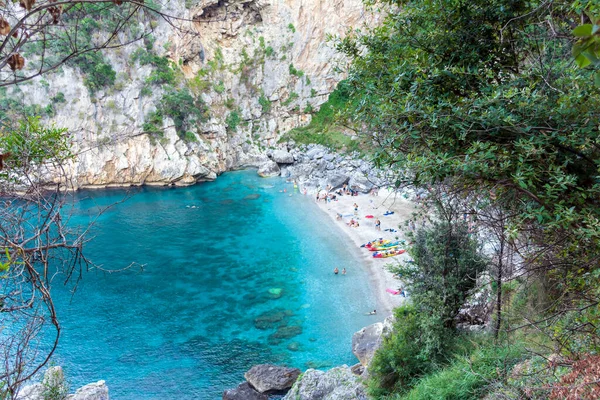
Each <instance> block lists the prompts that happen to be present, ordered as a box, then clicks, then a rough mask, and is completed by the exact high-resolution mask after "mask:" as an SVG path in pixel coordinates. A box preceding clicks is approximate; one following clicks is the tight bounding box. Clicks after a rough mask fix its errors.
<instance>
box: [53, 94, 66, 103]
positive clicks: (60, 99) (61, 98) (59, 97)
mask: <svg viewBox="0 0 600 400" xmlns="http://www.w3.org/2000/svg"><path fill="white" fill-rule="evenodd" d="M51 101H52V102H53V103H55V104H56V103H66V102H67V100H66V99H65V94H64V93H63V92H58V93H56V96H54V97H52V99H51Z"/></svg>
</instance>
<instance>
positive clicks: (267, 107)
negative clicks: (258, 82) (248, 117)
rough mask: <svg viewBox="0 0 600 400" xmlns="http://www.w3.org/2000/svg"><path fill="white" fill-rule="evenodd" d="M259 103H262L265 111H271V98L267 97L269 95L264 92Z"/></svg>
mask: <svg viewBox="0 0 600 400" xmlns="http://www.w3.org/2000/svg"><path fill="white" fill-rule="evenodd" d="M258 104H260V106H261V107H262V111H263V113H268V112H269V111H271V101H269V99H268V98H267V96H265V95H264V93H263V94H261V95H260V97H259V98H258Z"/></svg>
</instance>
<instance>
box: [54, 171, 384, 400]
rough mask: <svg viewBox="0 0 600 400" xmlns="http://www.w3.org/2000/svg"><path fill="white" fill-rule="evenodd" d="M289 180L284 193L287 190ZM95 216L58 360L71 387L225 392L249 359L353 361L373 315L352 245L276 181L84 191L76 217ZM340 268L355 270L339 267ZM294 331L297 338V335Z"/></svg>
mask: <svg viewBox="0 0 600 400" xmlns="http://www.w3.org/2000/svg"><path fill="white" fill-rule="evenodd" d="M283 189H286V191H287V192H286V193H283V192H282V190H283ZM127 195H132V196H131V197H130V198H128V199H127V200H126V201H124V202H122V203H119V204H116V205H115V206H113V207H111V208H110V209H109V210H108V211H106V212H104V213H103V214H102V215H101V216H100V217H99V218H98V219H97V221H96V222H95V226H94V228H93V230H92V236H93V240H91V241H90V243H89V244H88V245H87V248H86V255H87V257H88V258H90V259H91V260H92V261H93V262H94V263H95V264H96V265H98V266H99V267H101V268H102V269H106V270H117V269H121V268H123V267H126V266H127V265H129V264H130V263H132V262H135V263H136V266H134V267H132V268H130V269H129V270H126V271H124V272H115V273H107V272H103V271H101V270H100V269H92V270H91V271H89V272H87V273H85V274H84V276H83V279H82V281H81V282H80V283H79V285H78V287H77V291H76V293H75V295H74V296H73V298H72V301H71V293H70V292H69V290H68V288H65V287H61V286H55V288H54V291H55V293H54V295H55V298H56V301H57V309H58V316H59V318H60V319H61V321H62V325H63V335H62V337H61V342H60V345H59V348H58V350H57V352H56V354H55V356H54V359H53V362H54V363H55V364H58V365H62V366H63V367H64V369H65V373H66V375H67V379H68V380H69V382H70V386H71V388H72V389H75V388H76V387H79V386H81V385H83V384H86V383H89V382H93V381H97V380H99V379H104V380H106V381H107V384H108V385H109V390H110V395H111V398H112V399H116V400H121V399H174V398H177V399H219V398H221V395H222V392H223V390H224V389H226V388H229V387H234V386H236V385H237V383H239V382H241V381H243V374H244V372H245V371H247V370H248V369H249V368H250V367H251V366H252V365H254V364H258V363H263V362H271V363H278V364H285V365H289V366H294V367H298V368H301V369H305V368H307V367H317V368H327V367H329V366H334V365H339V364H343V363H346V364H354V363H355V362H356V359H355V357H354V356H353V355H352V352H351V338H352V334H353V333H354V332H355V331H356V330H358V329H360V328H361V327H363V326H365V325H367V324H370V323H373V322H375V321H376V319H375V318H376V317H372V316H365V315H364V313H365V312H367V311H368V310H372V309H374V308H377V304H375V299H374V296H372V294H371V291H370V288H369V287H368V279H367V275H366V273H365V271H363V270H362V269H361V266H360V264H359V263H358V262H357V260H356V258H355V254H356V253H354V250H353V249H352V248H351V244H350V243H349V242H347V241H346V240H345V239H344V238H343V237H339V235H338V233H337V231H336V229H335V227H334V226H333V222H332V221H330V220H329V219H328V218H325V217H324V216H323V215H321V214H320V213H319V211H318V210H317V209H316V206H315V205H314V204H312V196H309V197H308V198H307V197H306V196H303V195H301V194H300V193H298V191H296V190H294V189H293V186H292V185H291V184H289V183H286V182H284V181H283V180H281V179H279V178H273V179H261V178H259V177H257V176H256V173H255V172H254V171H242V172H234V173H227V174H224V175H222V176H220V177H219V178H218V179H217V181H215V182H211V183H205V184H201V185H196V186H193V187H188V188H177V189H166V188H135V189H130V190H125V189H122V190H121V189H118V190H102V191H83V192H80V193H78V194H77V195H76V197H77V200H78V201H77V203H76V205H75V217H74V218H73V219H72V221H71V223H73V224H74V223H77V224H85V223H86V222H87V221H88V220H89V218H91V217H93V216H95V215H96V214H97V211H98V209H99V207H103V206H106V205H110V204H112V203H115V202H117V201H119V200H121V199H123V198H124V197H125V196H127ZM335 266H338V267H339V268H340V269H341V268H342V267H345V268H346V269H347V270H348V274H347V275H346V276H342V275H334V274H333V273H332V270H333V268H334V267H335ZM288 336H290V337H288Z"/></svg>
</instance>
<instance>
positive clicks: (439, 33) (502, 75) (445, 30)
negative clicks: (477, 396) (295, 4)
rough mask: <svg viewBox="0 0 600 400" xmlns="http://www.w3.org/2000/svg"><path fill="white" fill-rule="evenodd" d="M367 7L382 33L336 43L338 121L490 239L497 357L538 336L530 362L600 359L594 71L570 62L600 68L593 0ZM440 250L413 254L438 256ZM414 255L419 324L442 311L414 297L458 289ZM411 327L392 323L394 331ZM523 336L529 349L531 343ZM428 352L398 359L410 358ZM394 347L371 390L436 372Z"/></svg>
mask: <svg viewBox="0 0 600 400" xmlns="http://www.w3.org/2000/svg"><path fill="white" fill-rule="evenodd" d="M367 3H369V4H370V5H372V6H374V7H380V8H382V9H385V10H388V11H390V12H389V14H388V16H387V17H386V19H385V21H384V23H383V24H382V25H381V26H379V27H376V28H373V29H372V30H370V31H368V32H366V33H361V32H355V33H354V34H351V35H348V36H347V37H346V38H345V39H343V40H341V41H340V42H339V49H340V50H341V51H343V52H345V54H346V55H348V56H349V57H350V58H351V60H352V66H351V70H350V73H349V76H348V79H347V81H346V83H345V87H346V88H348V89H349V94H348V95H349V98H350V99H351V101H349V102H347V103H346V108H345V113H344V115H345V118H347V119H348V120H349V121H352V122H353V123H354V124H353V126H354V127H356V129H359V130H360V131H361V132H362V135H363V138H364V139H365V140H369V141H371V142H372V143H374V145H375V152H376V153H375V157H374V159H375V162H376V163H377V164H378V165H379V166H380V167H382V168H385V169H389V168H391V169H392V170H395V172H396V176H397V180H396V184H397V185H398V186H402V185H405V184H413V185H416V186H418V187H422V188H427V189H426V191H427V192H428V193H430V194H432V193H433V192H435V191H436V190H437V189H436V188H443V192H444V194H443V195H439V196H437V195H436V197H435V202H437V203H439V204H449V203H451V202H454V206H456V207H459V209H460V213H464V215H465V219H468V220H469V221H470V223H471V224H472V226H473V229H474V232H473V234H474V236H475V237H476V238H477V239H481V240H482V241H483V242H484V243H485V244H486V246H487V252H488V254H489V255H490V256H492V259H491V262H489V263H488V265H487V266H486V268H485V269H486V272H487V273H488V275H489V277H490V282H489V284H490V287H491V288H492V295H493V298H494V301H493V303H492V302H490V303H492V304H493V306H494V308H495V311H494V320H493V321H492V326H493V335H492V336H493V337H494V339H495V341H496V343H497V346H499V347H498V349H500V348H502V346H503V345H504V343H505V342H506V341H510V340H512V339H513V338H514V335H517V334H519V332H531V331H532V330H533V331H535V332H537V333H539V334H540V335H541V337H543V338H544V340H541V341H539V342H538V343H535V345H536V346H542V345H543V349H540V350H539V351H540V352H541V354H544V355H545V356H546V357H548V358H550V356H551V355H552V354H554V355H555V356H556V357H562V359H564V360H566V361H565V365H568V366H569V368H575V367H574V365H575V363H576V362H577V360H583V359H587V358H588V357H589V355H590V354H597V353H598V351H600V332H599V331H598V327H599V326H600V307H599V305H600V279H599V278H600V267H599V257H600V202H599V200H598V199H600V141H599V138H600V134H599V133H600V132H599V127H598V119H597V113H598V110H599V109H600V96H599V95H600V89H599V87H597V86H596V85H594V70H593V68H582V67H586V66H587V65H589V66H590V67H594V68H596V65H597V64H598V63H596V62H595V60H596V58H597V56H596V53H597V52H598V46H597V45H596V42H597V41H598V37H599V33H600V30H599V29H598V25H596V23H597V17H596V14H597V13H598V12H599V11H600V10H599V9H598V6H597V4H596V2H591V1H577V2H571V1H560V0H557V1H543V2H542V1H533V2H532V1H522V0H491V1H488V0H486V1H483V0H474V1H469V2H465V1H457V0H427V1H417V0H383V1H368V2H367ZM586 12H587V13H586ZM574 56H575V58H576V59H575V58H574ZM583 59H587V60H588V61H590V62H587V61H585V60H583ZM426 211H428V210H426ZM442 220H443V218H442ZM417 237H418V236H417ZM446 237H448V239H450V238H451V235H448V234H446ZM419 246H420V245H419V242H417V244H416V247H415V249H418V248H419ZM440 251H441V252H443V251H444V248H443V247H441V248H440V249H437V250H436V251H435V252H431V253H423V254H427V255H428V258H429V259H432V260H434V261H435V258H436V257H442V255H440V253H439V252H440ZM415 254H419V252H418V251H417V252H416V253H415ZM446 255H447V254H446ZM415 261H416V265H417V268H418V271H417V272H415V275H413V276H412V277H411V276H410V275H408V276H407V277H408V278H409V281H412V284H413V285H414V287H415V288H416V290H415V293H414V299H415V301H414V303H415V307H416V312H417V313H418V315H419V316H418V317H415V318H416V319H426V320H431V319H432V318H434V317H435V316H438V317H439V316H441V315H443V314H444V313H443V312H441V311H439V310H442V309H443V307H440V306H434V307H432V308H430V309H427V310H428V312H422V313H421V312H420V311H419V309H420V308H421V309H422V308H423V307H424V306H423V305H422V304H423V302H424V301H425V303H427V304H435V303H434V302H432V303H428V302H430V301H431V299H432V298H433V299H437V300H439V299H440V298H445V297H446V290H448V289H449V287H448V286H447V285H448V284H451V285H454V283H449V282H444V284H443V285H438V286H436V285H431V286H429V287H425V286H424V285H423V283H422V280H421V279H422V278H423V277H426V276H427V270H426V269H423V265H419V262H418V260H415ZM441 265H443V264H441ZM408 272H410V270H409V271H408ZM437 274H441V275H438V276H444V275H443V274H444V272H443V270H439V269H438V270H437ZM433 275H435V274H433ZM416 276H418V277H419V278H420V279H419V280H415V279H414V277H416ZM410 278H413V279H410ZM461 279H462V278H460V277H459V278H458V281H460V280H461ZM425 281H426V279H425ZM463 283H464V284H465V285H467V286H468V284H469V279H467V280H466V281H465V282H463ZM465 287H466V286H465ZM434 288H436V291H437V292H436V291H433V289H434ZM532 289H535V290H532ZM421 290H424V292H423V293H430V295H431V296H432V298H428V297H427V296H424V295H423V293H421V292H420V291H421ZM436 296H437V297H436ZM462 300H464V298H457V299H456V304H458V303H460V301H462ZM452 309H455V307H449V308H448V309H447V310H448V311H450V310H452ZM432 310H433V311H432ZM451 315H452V313H450V312H449V313H448V314H447V317H444V318H442V319H440V320H438V321H436V322H433V323H432V324H431V326H429V327H426V328H425V329H424V328H423V325H422V323H421V322H419V324H421V329H422V336H427V335H433V336H432V337H441V335H440V334H439V333H438V334H434V332H435V330H436V329H438V330H441V329H442V327H444V328H445V329H447V332H450V333H451V335H452V336H456V335H457V332H456V331H455V330H454V328H453V326H452V325H453V323H452V319H451V318H450V316H451ZM412 318H413V317H412V316H411V319H412ZM411 319H409V320H411ZM411 326H412V325H410V324H409V325H407V326H404V327H401V328H399V329H400V332H403V333H401V334H402V335H405V334H406V329H408V330H409V331H411V329H412V328H411V329H409V328H410V327H411ZM521 338H522V339H523V341H525V342H526V343H527V347H530V345H532V344H533V342H532V340H533V338H532V336H530V335H529V336H528V335H525V336H521ZM416 340H417V341H420V340H422V338H421V336H419V337H418V338H417V339H416ZM392 342H394V339H390V343H392ZM398 343H400V342H398ZM398 346H401V345H400V344H397V345H395V347H394V346H392V347H394V348H396V350H397V347H398ZM405 346H409V344H405ZM410 346H415V344H414V343H411V344H410ZM424 346H425V347H424ZM426 346H428V344H425V343H421V344H419V345H417V347H416V348H414V349H410V351H411V352H413V351H414V352H416V353H415V354H421V352H423V351H424V350H423V349H424V348H426ZM438 348H439V347H438ZM395 352H396V353H397V355H398V357H400V358H396V356H392V355H388V357H387V358H386V360H385V361H382V364H380V365H378V367H377V368H379V369H380V370H381V371H386V368H391V370H392V371H394V372H393V373H394V374H395V378H394V379H395V382H397V383H398V382H402V383H398V384H397V385H396V386H395V387H393V385H390V382H387V381H385V380H384V379H383V375H381V376H380V378H381V380H380V381H379V383H378V385H379V386H383V388H384V389H386V390H387V389H389V388H390V387H393V389H394V390H397V391H398V390H400V391H401V390H405V389H406V388H403V387H402V385H403V384H404V383H406V382H410V379H409V380H407V379H406V378H405V377H403V376H402V374H403V373H404V372H402V371H401V370H402V367H401V366H400V365H405V364H406V365H407V366H408V369H407V371H409V372H410V371H414V372H415V377H419V376H420V377H421V378H422V376H423V375H422V374H423V372H424V371H425V372H427V371H429V372H430V373H434V372H432V371H435V370H436V368H435V366H434V365H432V366H430V367H428V369H422V368H421V367H419V368H420V369H413V367H412V366H411V364H410V363H408V362H406V360H404V361H403V362H402V363H399V364H394V362H395V361H394V360H397V359H401V354H402V352H401V351H395ZM392 353H394V352H392ZM441 353H444V354H446V356H449V355H451V354H452V352H451V351H450V350H448V349H444V350H442V351H441ZM382 357H383V356H382ZM450 358H452V357H450ZM433 361H435V363H437V364H439V361H437V360H435V359H434V360H433ZM383 364H385V365H383ZM449 368H450V369H448V370H447V371H446V372H442V371H438V372H435V373H436V374H441V375H438V378H439V379H441V378H440V377H442V376H444V375H443V374H444V373H447V374H450V375H451V374H452V367H449ZM548 370H549V369H548V368H546V369H545V370H540V371H537V373H538V374H539V375H544V374H547V373H548ZM398 371H399V372H398ZM405 372H406V371H405ZM411 374H412V373H411ZM438 378H434V376H433V375H432V376H430V378H422V379H430V381H429V382H430V383H431V382H434V381H435V380H436V379H438ZM376 379H378V378H376ZM486 379H487V378H486ZM558 379H559V378H558V376H553V378H552V379H549V380H545V379H542V378H540V379H538V380H531V381H529V382H530V383H531V386H530V387H529V389H531V390H529V392H528V393H529V394H528V393H526V392H525V391H523V390H521V389H519V390H517V391H516V393H519V395H518V396H520V397H516V398H527V397H530V398H535V396H539V393H541V392H543V393H545V394H544V395H545V396H546V397H547V396H548V395H549V393H548V392H549V390H548V385H549V386H552V385H559V383H558ZM590 379H591V378H590ZM492 381H493V380H492ZM584 381H585V379H584V378H581V377H580V378H579V382H584ZM591 381H593V379H592V380H591ZM423 382H424V383H423V384H422V385H421V384H420V387H421V389H419V390H424V389H423V388H424V387H426V386H427V384H426V383H425V381H423ZM490 383H493V382H490ZM412 384H414V380H413V383H412ZM536 385H537V386H536ZM543 385H546V386H545V389H543V390H542V386H543ZM467 386H469V385H467ZM491 386H493V385H491ZM491 386H490V387H491ZM584 386H585V384H584ZM563 388H564V387H563ZM480 389H481V388H480ZM480 389H476V390H475V389H473V390H474V391H475V392H477V391H479V390H480ZM456 390H457V392H456V393H459V392H460V390H459V388H456ZM469 390H471V389H469ZM481 390H483V389H481ZM573 390H575V389H573ZM507 391H508V392H510V391H511V390H507ZM540 391H541V392H540ZM421 393H423V392H421ZM431 393H438V395H439V396H441V397H439V398H458V397H453V395H452V394H451V393H450V392H446V394H444V395H442V394H440V392H436V391H432V392H431ZM460 393H464V392H460ZM536 393H538V394H536ZM564 395H565V396H569V395H570V394H564ZM431 396H433V397H435V396H434V395H431ZM433 397H432V398H433ZM415 398H427V396H425V395H423V396H421V395H420V397H415ZM507 398H511V397H507ZM541 398H543V397H541Z"/></svg>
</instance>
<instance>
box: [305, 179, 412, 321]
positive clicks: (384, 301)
mask: <svg viewBox="0 0 600 400" xmlns="http://www.w3.org/2000/svg"><path fill="white" fill-rule="evenodd" d="M322 193H323V192H322ZM312 196H313V199H314V198H315V194H313V195H312ZM313 201H314V200H313ZM354 203H356V204H357V205H358V218H356V217H354V206H353V205H354ZM316 204H317V205H318V206H319V208H320V209H321V211H323V212H324V213H325V214H327V215H328V216H329V218H331V219H332V220H333V221H334V222H335V223H336V225H337V226H338V227H339V229H340V231H341V232H343V234H345V235H346V236H347V237H348V238H349V239H350V241H351V242H352V245H353V247H354V250H355V251H356V256H357V259H360V260H362V261H363V267H364V268H365V269H366V271H367V273H368V275H369V279H370V286H371V287H372V288H373V290H374V291H375V295H376V300H377V303H378V306H377V307H378V308H377V314H378V315H381V316H382V317H387V316H388V315H390V314H391V313H392V310H393V309H394V308H395V307H398V306H399V305H401V304H402V302H403V301H405V300H406V299H405V298H404V297H403V296H401V295H393V294H391V293H388V292H386V289H388V288H389V289H394V290H397V289H399V288H401V287H402V282H401V281H399V280H398V279H396V278H394V277H393V276H392V274H391V273H390V272H388V271H387V269H386V268H385V266H386V265H388V264H391V263H397V262H399V261H401V260H403V259H404V260H406V259H408V255H406V254H402V255H400V256H396V257H389V258H373V256H372V252H370V251H368V250H367V249H365V248H361V247H360V246H361V245H362V244H364V243H367V242H369V241H371V240H373V239H377V238H384V239H391V240H394V239H396V238H399V239H405V238H406V236H405V229H406V228H405V226H404V225H405V224H404V222H405V221H407V220H408V219H410V217H411V215H412V213H413V211H414V207H413V205H412V203H411V202H410V201H408V200H406V199H404V198H403V197H402V196H401V195H400V194H398V193H395V192H390V191H387V190H385V189H381V190H380V191H379V195H377V196H373V195H370V194H359V195H358V196H341V197H339V196H338V201H330V202H325V201H319V202H316ZM386 211H393V212H394V214H392V215H387V216H385V215H384V213H385V212H386ZM338 213H339V214H342V216H343V217H342V219H341V220H340V219H337V218H336V216H337V214H338ZM367 215H373V217H374V218H365V216H367ZM352 218H354V219H355V220H357V221H358V223H359V226H358V227H356V228H351V227H349V226H348V222H349V221H350V220H351V219H352ZM377 219H379V220H380V221H381V230H378V229H377V228H376V227H375V221H376V220H377ZM389 228H391V229H395V230H396V232H390V231H386V230H385V229H389ZM340 269H341V266H340Z"/></svg>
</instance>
